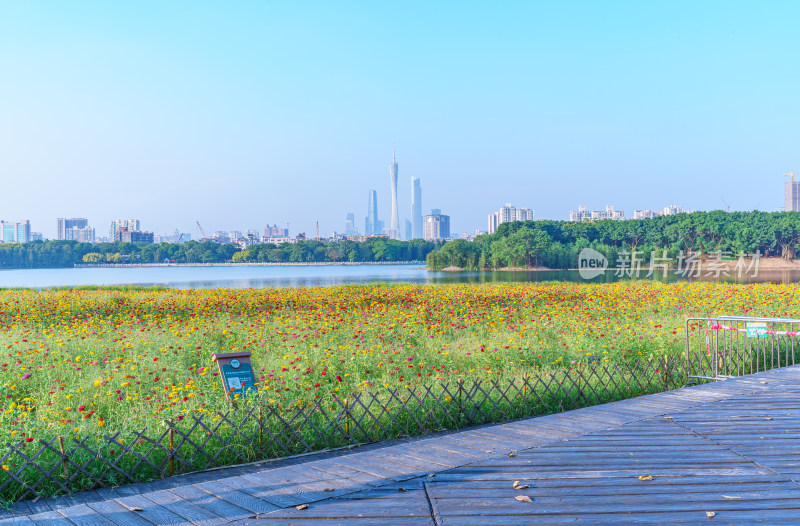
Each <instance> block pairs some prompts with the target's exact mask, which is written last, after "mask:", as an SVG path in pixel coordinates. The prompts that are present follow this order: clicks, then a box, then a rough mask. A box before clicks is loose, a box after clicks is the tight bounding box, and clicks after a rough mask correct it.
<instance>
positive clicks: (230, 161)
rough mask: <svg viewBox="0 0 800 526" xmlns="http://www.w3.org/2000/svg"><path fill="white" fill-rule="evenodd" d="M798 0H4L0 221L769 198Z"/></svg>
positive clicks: (779, 185)
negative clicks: (394, 169)
mask: <svg viewBox="0 0 800 526" xmlns="http://www.w3.org/2000/svg"><path fill="white" fill-rule="evenodd" d="M798 15H800V3H798V2H788V1H787V2H779V1H771V2H735V1H724V2H713V1H701V2H697V1H692V2H668V3H667V2H663V3H655V2H634V1H631V2H609V1H606V2H595V1H590V2H589V1H587V2H579V1H569V2H563V1H558V2H556V1H553V2H533V1H531V2H464V1H459V2H422V1H420V2H401V1H400V2H391V3H389V2H288V1H287V2H269V1H257V2H243V1H242V2H208V1H193V2H189V1H186V2H178V1H175V2H147V1H137V2H88V1H76V2H55V1H54V2H37V1H24V2H23V1H4V0H0V177H2V190H0V219H6V220H17V219H22V218H24V219H30V220H31V222H32V228H33V230H37V231H42V232H44V233H45V235H46V236H54V235H55V224H56V221H55V219H56V217H59V216H65V217H87V218H89V220H90V224H92V225H93V226H95V227H96V228H97V229H98V234H99V235H103V234H105V232H106V231H107V229H108V227H107V225H108V222H109V221H110V220H111V219H116V218H127V217H135V218H139V219H141V220H142V224H143V227H144V228H145V229H148V230H154V231H155V232H157V233H162V232H169V231H172V230H174V229H175V228H179V229H181V230H182V231H188V232H191V233H192V234H193V235H195V236H196V235H197V229H196V226H195V220H199V221H200V222H201V224H202V225H203V227H204V228H205V229H206V231H209V232H210V231H214V230H234V229H236V230H244V229H247V228H263V226H264V225H265V224H267V223H269V224H273V223H280V224H285V223H287V222H288V223H290V230H291V232H292V233H293V234H294V233H296V232H298V231H305V232H307V233H313V231H314V224H315V222H316V221H319V223H320V229H321V231H322V232H327V233H330V232H332V231H333V230H338V231H341V230H343V229H344V221H345V215H346V214H347V213H348V212H354V213H355V214H356V218H357V225H358V226H359V228H360V229H363V218H364V216H365V215H366V211H367V193H368V190H369V189H371V188H374V189H377V190H378V196H379V211H380V215H381V218H382V219H384V220H385V221H386V222H387V223H388V220H389V213H390V202H389V172H388V167H389V162H390V160H391V146H392V140H393V139H395V140H396V141H397V156H398V162H399V165H400V171H399V172H400V183H399V187H400V217H401V222H402V220H403V219H404V218H406V217H408V216H409V210H410V186H411V183H410V180H411V177H412V176H418V177H420V178H421V181H422V191H423V208H424V209H430V208H441V209H442V210H443V212H444V213H447V214H450V216H451V222H452V227H453V229H454V230H455V231H458V232H463V231H470V232H472V231H474V230H475V229H476V228H481V229H485V228H486V216H487V214H488V213H490V212H492V211H494V210H496V209H498V208H499V207H500V206H501V205H503V204H504V203H505V202H511V203H513V204H515V205H517V206H525V207H531V208H533V209H534V210H535V211H536V217H537V218H553V219H566V217H567V213H568V211H569V210H571V209H574V208H576V207H577V205H578V204H585V205H587V206H588V207H589V208H590V209H599V208H602V207H603V206H605V205H606V204H607V203H608V204H613V205H615V206H616V207H617V208H621V209H623V210H625V212H626V214H628V215H632V213H633V210H634V209H637V208H640V209H660V208H663V207H664V206H666V205H668V204H670V203H677V204H679V205H682V206H684V207H687V208H692V209H697V210H711V209H719V208H724V207H725V204H724V203H723V200H724V201H726V202H727V203H729V204H730V206H731V208H732V209H740V210H750V209H753V208H759V209H763V210H776V209H778V208H780V207H782V204H783V182H784V178H783V177H782V174H783V173H784V172H787V171H789V170H790V169H791V168H798V169H800V151H798V144H800V141H798V137H799V136H800V118H798V117H800V115H798V114H799V113H800V96H798V93H799V92H800V68H798V65H799V63H800V60H799V59H798V57H800V49H799V48H800V45H799V44H800V33H798V29H797V20H798V19H800V17H799V16H798Z"/></svg>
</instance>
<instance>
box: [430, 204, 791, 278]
mask: <svg viewBox="0 0 800 526" xmlns="http://www.w3.org/2000/svg"><path fill="white" fill-rule="evenodd" d="M584 248H593V249H595V250H597V251H598V252H600V253H602V254H603V255H605V256H606V257H607V258H608V259H609V261H614V260H616V259H617V255H618V254H619V253H620V252H633V251H638V252H640V253H641V254H642V257H643V259H644V260H645V261H648V260H649V257H650V254H651V252H653V251H656V252H657V254H658V257H662V256H663V254H664V251H666V257H667V258H670V259H675V258H677V256H678V254H679V253H680V252H681V251H683V252H684V253H688V252H701V253H703V254H712V253H717V252H719V253H721V255H722V256H723V257H726V256H727V257H735V256H737V255H738V254H740V253H744V254H748V255H749V254H753V253H755V252H756V251H759V252H760V253H761V255H762V256H772V257H782V258H784V259H792V258H794V257H795V254H796V253H797V251H798V248H800V213H798V212H772V213H770V212H757V211H754V212H731V213H729V212H723V211H720V210H715V211H712V212H695V213H692V214H677V215H672V216H661V217H655V218H652V219H640V220H627V221H612V220H603V221H596V222H585V223H573V222H568V221H516V222H513V223H503V224H501V225H500V226H498V227H497V232H495V233H494V234H491V235H483V236H478V237H477V238H476V239H475V240H474V241H472V242H465V241H451V242H449V243H447V244H445V245H444V246H443V247H441V248H440V249H437V250H435V251H434V252H432V253H431V254H429V255H428V258H427V261H428V266H429V268H433V269H440V268H444V267H447V266H459V267H465V268H473V265H474V268H480V269H484V268H487V267H489V268H502V267H517V266H522V265H525V266H529V267H530V266H536V265H543V266H546V267H549V268H574V267H575V265H576V263H577V260H578V254H579V253H580V251H581V250H582V249H584ZM469 261H473V262H474V264H473V265H470V264H469V263H468V262H469Z"/></svg>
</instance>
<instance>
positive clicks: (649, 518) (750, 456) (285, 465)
mask: <svg viewBox="0 0 800 526" xmlns="http://www.w3.org/2000/svg"><path fill="white" fill-rule="evenodd" d="M640 477H644V478H645V479H649V478H650V477H652V480H640ZM515 481H518V487H517V488H516V489H515V488H514V482H515ZM521 497H525V498H527V500H526V499H523V500H522V501H520V500H517V498H521ZM301 505H307V507H305V506H301ZM298 506H300V507H301V508H303V509H297V507H298ZM3 513H5V515H3ZM711 514H713V518H710V517H709V515H711ZM0 517H4V518H3V519H1V520H0V525H5V524H25V525H31V524H41V525H44V524H54V525H61V524H63V525H72V524H79V525H80V524H91V525H95V524H97V525H103V524H109V525H124V526H136V525H143V526H144V525H152V524H195V525H214V524H236V525H240V526H243V525H277V524H296V525H303V524H315V525H326V524H373V523H377V522H380V524H383V525H392V524H403V525H406V524H425V525H444V524H458V525H469V524H529V523H535V524H563V523H574V522H583V523H591V524H622V523H658V524H664V523H669V522H673V523H680V524H687V523H689V524H691V523H701V524H717V523H723V524H749V523H759V524H798V523H800V366H796V367H788V368H783V369H779V370H774V371H769V372H765V373H760V374H757V375H750V376H745V377H741V378H737V379H733V380H725V381H721V382H716V383H713V384H706V385H702V386H696V387H690V388H684V389H679V390H677V391H671V392H667V393H661V394H656V395H649V396H644V397H640V398H635V399H632V400H625V401H621V402H615V403H611V404H606V405H602V406H597V407H591V408H586V409H579V410H575V411H570V412H566V413H561V414H557V415H550V416H545V417H539V418H531V419H527V420H521V421H516V422H512V423H509V424H502V425H495V426H484V427H480V428H473V429H468V430H463V431H459V432H454V433H449V434H446V435H440V436H436V437H427V438H420V439H415V440H409V441H405V442H402V443H392V444H388V445H378V446H374V447H369V448H361V449H357V450H354V451H350V452H345V453H339V454H326V455H312V456H308V457H304V459H296V460H294V461H287V462H282V463H279V464H271V465H270V467H265V466H263V465H262V466H260V467H252V466H251V467H244V468H231V469H227V470H220V471H217V472H211V473H201V474H196V475H187V476H183V477H175V478H174V479H167V480H163V481H158V482H155V483H151V484H143V485H135V486H128V487H124V488H118V489H115V490H110V489H109V490H101V491H93V492H87V493H82V494H78V495H74V496H70V497H62V498H57V499H44V500H40V501H38V502H36V503H22V504H20V505H18V506H16V507H14V508H12V509H11V510H9V511H7V512H0ZM709 521H711V522H709Z"/></svg>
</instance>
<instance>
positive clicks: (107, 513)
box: [86, 500, 153, 526]
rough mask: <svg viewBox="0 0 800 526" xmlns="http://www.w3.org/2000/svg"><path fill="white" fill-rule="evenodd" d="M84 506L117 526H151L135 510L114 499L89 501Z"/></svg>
mask: <svg viewBox="0 0 800 526" xmlns="http://www.w3.org/2000/svg"><path fill="white" fill-rule="evenodd" d="M86 506H88V507H89V508H91V509H93V510H94V511H96V512H97V513H99V514H101V515H102V516H103V517H105V518H106V519H108V520H110V521H111V522H113V523H114V524H117V525H118V526H151V525H152V524H153V523H152V522H150V521H148V520H147V519H144V518H142V517H140V516H139V515H137V512H135V511H130V510H129V509H128V508H126V507H124V506H123V505H122V504H120V503H119V502H117V501H115V500H103V501H99V502H89V503H87V504H86Z"/></svg>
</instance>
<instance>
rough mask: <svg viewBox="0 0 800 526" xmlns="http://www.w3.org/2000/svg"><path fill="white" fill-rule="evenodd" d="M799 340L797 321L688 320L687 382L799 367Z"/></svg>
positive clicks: (729, 318) (741, 317)
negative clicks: (792, 366)
mask: <svg viewBox="0 0 800 526" xmlns="http://www.w3.org/2000/svg"><path fill="white" fill-rule="evenodd" d="M798 337H800V320H798V319H791V318H755V317H746V316H719V317H716V318H688V319H687V320H686V370H687V372H688V377H689V380H690V381H699V380H724V379H725V378H731V377H734V376H741V375H743V374H752V373H757V372H761V371H766V370H769V369H774V368H776V367H785V366H787V365H794V364H795V363H800V340H798Z"/></svg>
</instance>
